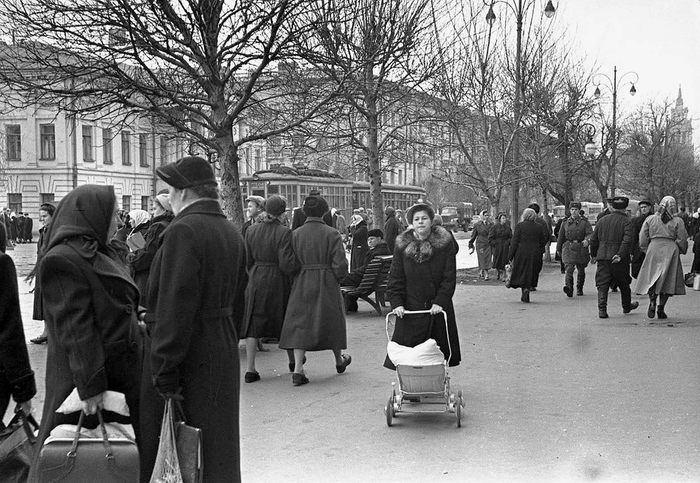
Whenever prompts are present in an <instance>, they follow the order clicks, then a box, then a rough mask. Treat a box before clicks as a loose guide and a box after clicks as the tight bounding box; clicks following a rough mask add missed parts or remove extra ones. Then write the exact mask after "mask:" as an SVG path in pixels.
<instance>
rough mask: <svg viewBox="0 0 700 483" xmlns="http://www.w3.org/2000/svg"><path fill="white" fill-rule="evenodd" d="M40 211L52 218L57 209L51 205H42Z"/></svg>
mask: <svg viewBox="0 0 700 483" xmlns="http://www.w3.org/2000/svg"><path fill="white" fill-rule="evenodd" d="M39 209H40V210H43V211H45V212H47V213H48V214H49V215H50V216H53V214H54V213H55V212H56V207H55V206H54V205H52V204H51V203H42V204H41V206H40V207H39Z"/></svg>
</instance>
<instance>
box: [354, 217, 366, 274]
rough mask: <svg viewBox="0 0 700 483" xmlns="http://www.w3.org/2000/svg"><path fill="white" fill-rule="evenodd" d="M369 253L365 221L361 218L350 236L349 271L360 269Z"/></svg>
mask: <svg viewBox="0 0 700 483" xmlns="http://www.w3.org/2000/svg"><path fill="white" fill-rule="evenodd" d="M368 251H369V245H367V221H366V220H365V219H364V218H363V219H362V220H361V221H360V222H359V223H357V225H355V231H354V232H353V235H352V251H351V252H350V271H351V272H353V271H355V270H356V269H358V268H360V267H361V266H362V264H363V263H364V261H365V256H366V255H367V252H368Z"/></svg>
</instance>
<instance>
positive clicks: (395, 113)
mask: <svg viewBox="0 0 700 483" xmlns="http://www.w3.org/2000/svg"><path fill="white" fill-rule="evenodd" d="M430 3H431V2H430V0H385V1H381V2H377V1H374V0H336V1H333V2H328V3H326V4H322V5H319V6H318V7H317V12H318V14H317V17H316V19H315V21H314V23H315V24H317V25H319V28H318V29H317V31H316V32H315V35H314V36H313V37H306V38H304V39H302V40H304V42H301V47H302V50H303V52H304V58H305V59H306V60H308V61H309V62H310V63H312V64H313V65H314V66H316V68H317V69H318V70H319V71H320V72H322V73H323V75H324V76H325V77H326V78H327V79H329V80H330V82H331V83H333V84H334V85H336V86H338V88H339V89H340V95H341V96H342V99H343V102H342V103H339V104H337V107H338V109H337V110H336V111H335V112H333V113H332V115H330V116H328V117H326V119H325V121H326V124H325V127H324V126H315V127H316V129H317V131H318V132H323V133H324V137H325V138H326V139H327V140H329V141H330V142H331V143H333V144H334V147H335V149H342V147H349V148H352V149H353V150H357V151H359V153H360V154H359V156H354V157H353V158H354V160H355V161H356V162H357V164H356V169H357V170H358V171H364V172H365V173H366V174H367V175H368V177H369V180H370V192H371V198H372V212H373V218H374V223H375V226H382V225H383V222H384V204H383V198H382V173H383V171H387V170H391V169H392V166H393V164H395V162H396V161H397V160H396V158H393V159H392V158H391V156H390V153H392V152H395V150H396V149H398V148H399V147H400V146H405V145H406V144H407V143H406V140H407V138H410V137H411V136H410V130H411V129H412V126H415V125H417V124H418V123H419V122H420V121H421V119H423V118H424V116H425V115H426V112H427V111H426V110H425V109H423V108H422V104H424V99H423V98H422V97H420V96H419V95H417V94H416V93H417V92H418V88H419V86H420V85H421V84H422V83H423V82H424V81H425V80H426V79H427V78H428V77H429V76H430V71H429V69H426V63H425V56H424V52H425V49H426V42H427V40H428V38H429V36H428V35H427V34H429V33H430V32H431V29H430V19H431V15H430V10H429V9H430ZM416 138H417V136H416Z"/></svg>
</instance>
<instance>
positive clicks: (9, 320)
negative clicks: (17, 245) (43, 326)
mask: <svg viewBox="0 0 700 483" xmlns="http://www.w3.org/2000/svg"><path fill="white" fill-rule="evenodd" d="M0 231H2V232H3V233H4V231H5V227H4V226H0ZM35 394H36V383H35V381H34V371H32V368H31V366H30V365H29V354H28V353H27V343H26V342H25V340H24V328H23V327H22V313H21V311H20V305H19V291H18V288H17V272H16V271H15V265H14V263H13V262H12V258H11V257H10V256H9V255H5V254H4V253H0V429H3V428H4V425H3V423H2V419H3V417H4V416H5V411H6V410H7V406H8V405H9V403H10V397H12V398H13V399H14V401H15V402H16V403H17V404H19V405H20V406H22V409H24V411H25V412H26V413H29V412H30V411H31V408H32V402H31V400H32V398H33V397H34V395H35Z"/></svg>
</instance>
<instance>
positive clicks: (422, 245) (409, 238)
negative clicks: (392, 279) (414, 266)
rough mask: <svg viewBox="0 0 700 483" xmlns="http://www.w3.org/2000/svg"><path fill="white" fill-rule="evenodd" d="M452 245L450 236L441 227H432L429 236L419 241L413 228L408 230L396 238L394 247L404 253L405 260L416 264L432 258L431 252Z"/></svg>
mask: <svg viewBox="0 0 700 483" xmlns="http://www.w3.org/2000/svg"><path fill="white" fill-rule="evenodd" d="M450 243H452V236H450V234H449V233H448V231H447V230H446V229H444V228H443V227H441V226H437V225H435V226H432V227H431V229H430V235H429V236H428V238H427V239H426V240H421V239H420V238H418V235H416V232H415V230H414V229H413V228H409V229H408V230H406V231H404V232H403V233H402V234H400V235H399V236H398V237H397V238H396V246H397V247H398V248H399V249H400V250H401V251H403V252H404V254H405V255H406V257H407V258H411V259H413V261H415V262H416V263H423V262H427V261H428V260H430V259H431V258H432V257H433V252H434V251H435V250H439V249H442V248H445V247H447V246H448V244H450Z"/></svg>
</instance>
